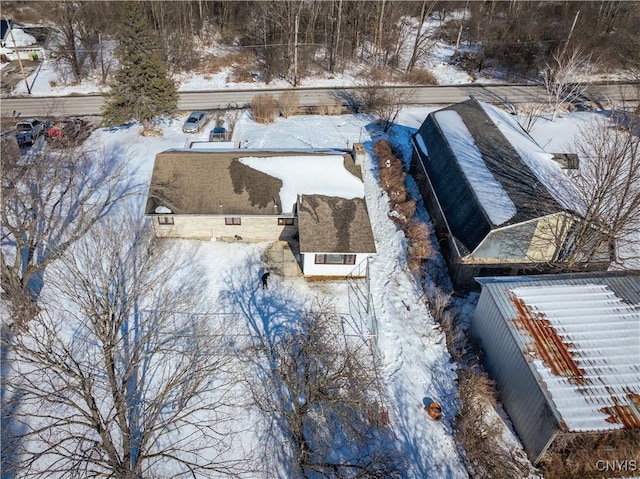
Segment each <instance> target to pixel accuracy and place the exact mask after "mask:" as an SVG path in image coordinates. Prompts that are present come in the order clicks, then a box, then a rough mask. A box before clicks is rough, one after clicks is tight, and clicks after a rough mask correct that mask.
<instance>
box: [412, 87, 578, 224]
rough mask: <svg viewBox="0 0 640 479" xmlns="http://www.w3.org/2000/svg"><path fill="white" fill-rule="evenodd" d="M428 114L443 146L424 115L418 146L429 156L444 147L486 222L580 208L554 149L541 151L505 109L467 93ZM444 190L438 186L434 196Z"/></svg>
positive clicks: (512, 221)
mask: <svg viewBox="0 0 640 479" xmlns="http://www.w3.org/2000/svg"><path fill="white" fill-rule="evenodd" d="M427 120H431V121H434V122H435V123H436V124H437V129H436V131H439V134H440V135H441V136H442V138H443V139H444V141H445V142H446V147H442V146H440V145H438V144H436V143H437V142H438V141H440V140H439V139H438V138H436V137H435V136H437V135H434V131H433V130H431V129H428V128H427V126H426V124H427V123H428V121H425V124H423V126H422V127H421V128H420V130H419V131H418V132H417V133H416V135H415V137H414V138H415V142H416V145H417V149H418V151H420V152H421V153H422V154H423V155H424V154H425V152H426V155H429V157H430V162H433V161H438V160H439V158H437V156H438V155H440V156H442V155H443V153H444V152H445V151H448V152H449V154H450V155H451V156H452V157H453V158H454V159H455V162H456V163H457V165H458V166H457V167H458V169H459V170H460V171H461V172H462V174H463V176H461V177H460V178H459V179H460V181H464V182H465V183H467V184H468V185H469V188H470V192H471V193H472V196H473V197H474V198H475V200H473V201H476V202H477V203H478V205H479V206H480V208H481V210H482V214H484V215H485V217H486V219H487V222H488V223H489V225H490V227H491V228H494V227H498V226H505V225H508V224H515V223H520V222H523V221H527V220H530V219H534V218H538V217H542V216H546V215H549V214H553V213H557V212H559V211H561V210H563V209H568V210H572V211H580V210H581V208H580V206H579V204H577V203H576V201H575V198H576V191H575V188H574V186H573V184H572V182H571V180H570V178H569V177H568V176H567V175H566V173H565V172H564V171H563V170H562V168H561V167H560V165H559V164H558V163H557V162H555V161H554V160H553V159H552V158H553V154H551V153H546V152H545V151H544V150H543V149H542V148H541V147H540V146H539V145H538V144H537V143H536V142H535V141H534V140H533V139H532V138H531V137H530V136H529V135H528V134H527V133H525V132H524V130H522V128H520V126H519V125H518V123H517V122H516V121H515V120H514V119H513V118H512V117H511V116H510V115H509V114H507V113H506V112H503V111H501V110H499V109H498V108H495V107H493V106H491V105H488V104H485V103H481V102H478V101H477V100H474V99H471V100H467V101H465V102H462V103H458V104H455V105H451V106H449V107H446V108H443V109H441V110H438V111H437V112H434V113H431V114H430V118H428V119H427ZM431 156H433V158H431ZM441 161H447V160H441ZM426 166H427V167H430V166H432V165H426ZM451 173H452V171H451V170H450V169H448V170H442V169H441V170H440V172H439V173H438V169H437V167H433V174H445V175H448V176H450V175H451ZM430 176H431V172H430ZM453 180H454V179H452V178H449V179H448V181H445V185H444V186H445V187H448V186H449V185H450V184H451V182H452V181H453ZM436 183H437V181H436ZM445 194H446V191H442V192H441V195H439V200H441V201H442V198H441V197H440V196H444V195H445ZM466 201H468V200H466ZM456 202H457V203H459V199H458V198H456Z"/></svg>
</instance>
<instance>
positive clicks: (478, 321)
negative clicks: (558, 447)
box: [471, 287, 560, 463]
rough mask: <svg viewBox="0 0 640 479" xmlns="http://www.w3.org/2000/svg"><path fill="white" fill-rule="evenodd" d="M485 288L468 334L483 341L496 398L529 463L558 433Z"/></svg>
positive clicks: (522, 357) (516, 346)
mask: <svg viewBox="0 0 640 479" xmlns="http://www.w3.org/2000/svg"><path fill="white" fill-rule="evenodd" d="M501 309H503V308H499V307H498V306H497V304H496V302H495V299H494V297H493V296H492V295H491V294H490V291H489V290H488V289H487V288H486V287H485V288H483V291H482V293H481V295H480V300H479V302H478V306H477V308H476V311H475V315H474V317H473V319H472V322H471V334H472V336H474V337H476V338H478V339H480V340H481V342H482V346H483V349H484V352H485V356H484V365H485V368H486V370H487V371H488V373H489V375H490V376H491V377H492V378H493V379H494V380H495V381H496V385H497V387H498V390H499V397H500V400H501V402H502V404H503V405H504V408H505V410H506V411H507V413H508V414H509V418H510V419H511V422H512V423H513V427H514V429H515V431H516V433H517V434H518V436H519V438H520V441H521V442H522V445H523V447H524V450H525V451H526V453H527V455H528V456H529V458H530V459H531V461H532V462H534V463H535V462H537V461H538V459H539V458H540V455H541V454H542V453H543V452H544V450H545V449H546V447H547V445H548V444H549V443H550V441H551V440H552V439H553V437H554V435H555V434H556V432H557V431H559V430H560V428H559V425H558V421H557V419H556V418H555V416H554V414H553V412H552V410H551V407H550V406H549V403H548V401H547V398H546V397H545V395H544V394H543V392H542V390H541V389H540V387H539V386H538V383H537V381H536V377H535V376H534V374H533V372H532V371H531V369H530V367H529V365H528V364H527V361H526V360H525V358H524V356H523V353H522V351H521V349H520V347H519V346H518V344H517V343H516V341H515V339H514V337H513V335H512V334H511V332H510V331H509V328H508V327H507V324H506V321H509V320H510V319H511V318H504V317H503V316H502V313H501V311H500V310H501Z"/></svg>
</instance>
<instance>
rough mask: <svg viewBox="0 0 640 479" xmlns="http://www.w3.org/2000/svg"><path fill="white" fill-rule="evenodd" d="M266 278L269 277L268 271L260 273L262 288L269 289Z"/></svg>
mask: <svg viewBox="0 0 640 479" xmlns="http://www.w3.org/2000/svg"><path fill="white" fill-rule="evenodd" d="M268 278H269V273H268V272H267V273H265V274H263V275H262V289H269V286H268V285H267V279H268Z"/></svg>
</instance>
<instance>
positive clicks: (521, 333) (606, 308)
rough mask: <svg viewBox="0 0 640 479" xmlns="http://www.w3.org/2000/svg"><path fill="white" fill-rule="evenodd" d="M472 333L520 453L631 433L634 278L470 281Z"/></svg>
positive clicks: (636, 407) (639, 285) (638, 395)
mask: <svg viewBox="0 0 640 479" xmlns="http://www.w3.org/2000/svg"><path fill="white" fill-rule="evenodd" d="M478 282H479V283H480V284H481V285H482V293H481V295H480V300H479V303H478V307H477V308H476V312H475V316H474V318H473V320H472V325H471V332H472V335H474V336H476V337H478V338H480V339H481V341H482V345H483V348H484V351H485V354H486V357H485V366H486V368H487V370H488V371H489V373H490V374H491V375H492V376H493V378H494V379H495V380H496V383H497V385H498V388H499V390H500V393H501V398H502V402H503V404H504V407H505V409H506V410H507V412H508V413H509V416H510V418H511V421H512V422H513V425H514V428H515V430H516V432H517V433H518V435H519V437H520V440H521V441H522V444H523V446H524V449H525V451H527V454H529V456H530V458H531V459H532V461H533V462H534V463H536V462H537V461H538V460H539V459H540V457H541V455H542V454H543V453H544V451H545V450H546V449H547V448H548V447H549V445H550V444H551V442H552V441H553V439H554V437H555V435H556V433H558V432H564V433H583V432H584V433H594V432H607V431H612V430H616V429H640V272H638V271H634V272H624V273H622V272H620V273H601V274H598V273H593V274H574V275H554V276H550V275H545V276H529V277H525V276H523V277H503V278H495V277H492V278H479V279H478Z"/></svg>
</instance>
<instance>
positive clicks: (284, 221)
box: [278, 218, 293, 226]
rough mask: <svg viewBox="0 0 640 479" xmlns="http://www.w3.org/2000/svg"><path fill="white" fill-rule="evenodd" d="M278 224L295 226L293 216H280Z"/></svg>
mask: <svg viewBox="0 0 640 479" xmlns="http://www.w3.org/2000/svg"><path fill="white" fill-rule="evenodd" d="M278 226H293V218H278Z"/></svg>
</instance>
